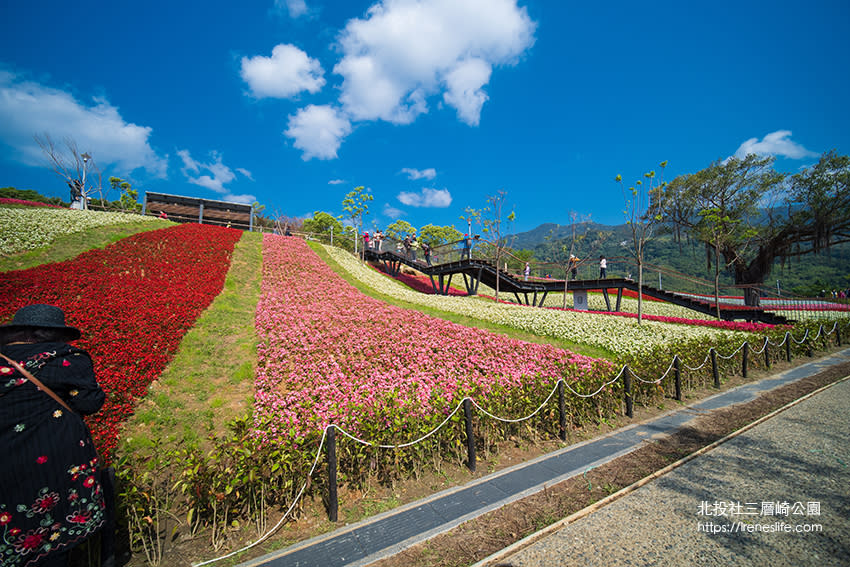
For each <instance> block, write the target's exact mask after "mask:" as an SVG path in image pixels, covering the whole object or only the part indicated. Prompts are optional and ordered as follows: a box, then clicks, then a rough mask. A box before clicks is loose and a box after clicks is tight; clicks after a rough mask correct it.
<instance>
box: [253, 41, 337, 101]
mask: <svg viewBox="0 0 850 567" xmlns="http://www.w3.org/2000/svg"><path fill="white" fill-rule="evenodd" d="M324 73H325V72H324V70H323V69H322V65H321V63H319V61H318V59H313V58H311V57H309V56H308V55H307V54H306V53H305V52H303V51H302V50H300V49H298V48H297V47H295V46H294V45H288V44H280V45H276V46H275V47H274V49H272V56H271V57H263V56H262V55H257V56H256V57H250V58H249V57H243V58H242V70H241V72H240V74H241V76H242V80H243V81H245V82H246V83H248V86H249V87H250V89H251V94H252V95H253V96H254V97H256V98H265V97H270V98H290V97H293V96H295V95H297V94H298V93H300V92H301V91H307V92H310V93H317V92H319V91H320V90H321V89H322V87H323V86H324V85H325V79H324V76H323V75H324Z"/></svg>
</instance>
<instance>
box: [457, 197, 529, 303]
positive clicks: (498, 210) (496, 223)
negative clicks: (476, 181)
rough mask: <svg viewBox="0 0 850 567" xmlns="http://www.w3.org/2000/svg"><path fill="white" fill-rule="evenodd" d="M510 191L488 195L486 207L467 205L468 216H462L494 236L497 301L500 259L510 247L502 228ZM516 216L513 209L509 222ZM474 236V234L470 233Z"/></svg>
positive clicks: (497, 297) (497, 295)
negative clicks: (504, 210)
mask: <svg viewBox="0 0 850 567" xmlns="http://www.w3.org/2000/svg"><path fill="white" fill-rule="evenodd" d="M507 195H508V192H507V191H504V190H500V191H498V192H497V193H496V194H495V195H491V196H489V197H487V205H488V206H487V207H485V208H484V209H472V208H469V207H467V208H466V210H465V213H466V215H467V216H466V217H461V219H463V220H467V221H468V222H469V225H470V226H472V221H475V222H476V223H477V224H478V225H480V226H481V227H482V231H483V232H486V233H489V234H490V235H492V237H493V243H492V246H493V248H494V256H495V264H496V301H498V300H499V279H500V278H499V261H500V259H501V257H502V254H504V253H505V250H506V249H507V248H508V243H507V239H506V238H505V237H504V236H503V228H502V209H503V208H504V206H505V201H506V200H507ZM515 218H516V213H515V212H514V211H511V213H510V214H509V215H508V216H507V222H509V223H512V222H513V221H514V219H515ZM469 237H470V238H472V235H471V234H470V235H469Z"/></svg>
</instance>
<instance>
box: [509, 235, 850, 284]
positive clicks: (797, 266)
mask: <svg viewBox="0 0 850 567" xmlns="http://www.w3.org/2000/svg"><path fill="white" fill-rule="evenodd" d="M576 233H577V235H578V236H585V238H583V239H579V238H577V242H576V244H575V252H576V255H577V256H579V257H580V258H586V257H598V256H599V255H601V254H604V255H605V256H607V257H608V258H619V257H628V256H630V252H629V249H630V246H631V242H632V237H631V231H630V229H629V227H628V225H625V224H622V225H618V226H607V225H601V224H595V223H589V224H587V225H580V226H579V227H578V228H577V229H576ZM509 242H510V245H511V247H512V248H513V249H514V250H530V251H532V252H533V253H534V258H535V259H536V260H538V261H543V262H551V261H556V260H557V255H558V250H559V248H560V247H561V246H566V247H568V248H569V246H570V244H571V242H572V236H571V228H570V227H569V226H567V225H556V224H553V223H545V224H541V225H540V226H538V227H537V228H535V229H533V230H530V231H528V232H523V233H519V234H516V235H513V236H511V237H509ZM646 262H647V263H648V264H654V265H657V266H660V267H662V268H666V269H670V270H674V271H677V272H681V273H684V274H687V275H689V276H693V277H697V278H702V279H706V280H711V279H713V277H714V275H713V274H714V267H713V266H711V267H709V265H708V262H707V258H706V249H705V246H704V245H703V244H702V243H700V242H697V241H694V240H689V239H686V238H682V239H681V241H680V242H676V240H675V239H674V237H673V235H671V234H662V235H659V236H657V237H656V238H654V239H653V240H651V241H650V242H649V243H648V245H647V256H646ZM777 280H778V281H779V288H780V289H781V291H782V293H783V294H787V293H793V294H795V295H804V296H816V295H818V294H820V293H821V291H822V290H832V289H846V288H848V287H850V244H841V245H837V246H835V247H833V248H831V249H830V250H828V251H825V252H823V253H821V254H808V255H805V256H800V257H797V258H793V259H791V260H788V261H786V262H785V264H784V265H783V264H782V263H781V262H780V261H777V262H776V263H775V265H774V268H773V271H772V272H771V274H770V276H769V277H768V279H767V280H766V281H765V286H767V287H771V288H773V289H776V287H777ZM732 283H733V278H732V275H731V273H728V272H727V273H723V274H722V275H721V284H723V285H731V284H732Z"/></svg>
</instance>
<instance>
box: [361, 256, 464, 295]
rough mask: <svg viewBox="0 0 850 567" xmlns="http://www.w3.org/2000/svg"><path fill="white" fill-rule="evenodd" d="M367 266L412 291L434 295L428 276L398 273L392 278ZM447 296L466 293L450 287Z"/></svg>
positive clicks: (373, 267)
mask: <svg viewBox="0 0 850 567" xmlns="http://www.w3.org/2000/svg"><path fill="white" fill-rule="evenodd" d="M369 265H370V266H371V267H372V269H374V270H375V271H376V272H381V273H382V274H384V275H385V276H389V277H391V278H393V279H395V280H398V281H400V282H401V283H403V284H404V285H406V286H407V287H409V288H412V289H414V290H416V291H418V292H420V293H424V294H426V295H434V286H433V284H431V278H429V277H428V276H414V275H413V274H405V273H403V272H399V273H398V274H396V275H395V276H392V275H390V274H387V273H386V272H384V271H383V270H380V269H378V268H376V267H375V266H373V265H372V264H369ZM449 295H464V296H465V295H467V293H466V292H465V291H461V290H459V289H455V288H453V287H450V288H449Z"/></svg>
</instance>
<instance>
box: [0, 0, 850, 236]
mask: <svg viewBox="0 0 850 567" xmlns="http://www.w3.org/2000/svg"><path fill="white" fill-rule="evenodd" d="M848 38H850V2H847V1H846V0H836V1H827V0H815V1H808V2H802V1H799V2H783V1H778V2H771V3H764V2H727V1H713V2H681V1H675V2H661V1H658V2H605V3H602V2H582V3H578V2H572V1H554V0H519V1H516V0H465V1H461V0H384V1H383V2H381V1H377V2H361V1H358V0H345V1H342V0H336V1H329V0H328V1H323V0H277V1H275V0H265V1H259V0H248V1H245V2H239V3H234V2H221V1H203V2H202V1H189V0H186V1H180V2H174V1H173V0H172V1H159V0H151V1H147V2H115V1H110V2H96V1H93V2H65V1H57V0H49V1H46V2H10V1H6V2H2V3H0V186H14V187H18V188H21V189H36V190H38V191H40V192H42V193H45V194H48V195H56V196H61V197H63V198H65V199H66V200H67V198H68V190H67V186H66V185H65V183H64V182H63V181H62V180H61V179H59V178H58V177H56V176H55V174H53V173H52V172H50V171H49V170H47V169H46V168H45V167H44V166H43V165H42V161H43V160H42V157H41V155H40V150H39V148H38V146H37V145H36V144H35V142H34V141H33V135H34V134H40V133H45V132H46V133H49V134H50V136H51V137H52V138H53V139H54V140H56V141H61V140H63V139H64V138H65V137H67V136H71V137H73V139H74V140H75V141H76V142H77V144H78V147H79V149H80V150H81V151H87V152H88V153H90V154H91V155H92V156H93V157H94V159H95V161H96V162H97V163H98V165H99V166H100V168H101V169H102V170H103V173H104V175H105V176H109V175H117V176H120V177H124V178H125V179H128V180H129V181H131V182H132V183H133V185H134V187H136V188H139V189H142V190H144V189H147V190H151V191H159V192H165V193H173V194H180V195H190V196H196V197H203V198H209V199H221V200H231V201H239V202H252V201H254V200H257V201H259V202H260V203H262V204H264V205H265V206H266V212H267V213H270V214H285V215H289V216H305V215H309V214H311V213H312V212H313V211H315V210H323V211H328V212H331V213H334V214H342V212H343V211H342V207H341V201H342V199H343V197H344V196H345V194H346V193H347V192H348V191H350V190H351V189H352V188H354V187H356V186H359V185H364V186H366V187H367V188H369V189H370V190H371V193H372V194H373V196H374V201H373V202H372V203H371V204H370V215H369V216H367V218H366V222H367V225H368V226H372V225H373V223H375V224H377V226H379V227H384V226H386V225H387V224H389V223H390V222H392V221H393V220H396V219H398V218H402V219H404V220H407V221H408V222H410V223H411V224H413V225H414V226H417V227H420V226H422V225H425V224H428V223H435V224H455V225H456V226H458V228H463V226H464V225H465V223H464V222H462V221H460V220H459V217H460V216H461V215H463V211H464V209H465V208H466V207H475V208H480V207H483V206H484V205H485V204H486V198H487V197H488V196H490V195H494V194H496V192H498V191H500V190H504V191H506V192H507V203H508V208H510V209H513V210H514V211H515V213H516V221H515V223H514V226H513V228H512V230H513V231H524V230H530V229H532V228H534V227H535V226H537V225H539V224H541V223H544V222H555V223H562V224H565V223H568V222H569V218H570V214H571V213H573V212H574V213H576V214H578V215H580V216H582V217H585V216H590V218H591V219H592V220H594V221H596V222H600V223H605V224H619V223H622V222H623V221H624V216H623V209H624V203H623V197H622V195H621V192H620V188H619V186H618V185H617V184H616V183H615V182H614V177H615V176H616V175H617V174H618V173H619V174H622V176H623V178H624V180H625V181H626V182H630V181H633V180H636V179H639V178H640V177H641V175H642V174H643V173H644V172H646V171H648V170H651V169H656V170H657V169H658V163H659V162H661V161H663V160H667V161H668V167H667V169H666V171H665V179H667V180H669V179H672V178H673V177H675V176H676V175H680V174H684V173H692V172H695V171H698V170H699V169H702V168H704V167H706V166H708V165H709V164H710V163H711V162H712V161H713V160H717V159H724V158H726V157H728V156H731V155H735V154H736V153H739V154H740V153H746V152H748V151H749V152H755V153H761V154H770V155H775V156H776V157H777V168H778V169H780V170H783V171H797V170H798V169H799V168H801V167H805V166H807V165H810V164H812V163H814V162H815V161H816V159H817V156H818V155H819V154H821V153H822V152H824V151H828V150H830V149H833V148H834V149H836V150H837V151H838V152H839V153H842V154H847V153H850V110H848V101H850V39H848ZM111 198H117V196H116V195H112V196H111Z"/></svg>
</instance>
